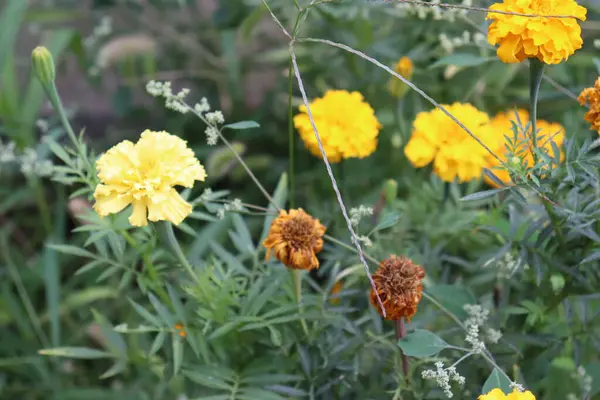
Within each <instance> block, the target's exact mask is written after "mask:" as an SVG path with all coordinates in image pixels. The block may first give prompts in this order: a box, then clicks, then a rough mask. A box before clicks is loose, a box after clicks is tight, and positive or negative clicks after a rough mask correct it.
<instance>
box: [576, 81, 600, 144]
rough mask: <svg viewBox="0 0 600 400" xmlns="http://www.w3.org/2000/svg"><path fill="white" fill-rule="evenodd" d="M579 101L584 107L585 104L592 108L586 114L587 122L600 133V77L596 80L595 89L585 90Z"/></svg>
mask: <svg viewBox="0 0 600 400" xmlns="http://www.w3.org/2000/svg"><path fill="white" fill-rule="evenodd" d="M577 99H578V100H579V103H580V104H581V105H582V106H583V105H585V103H587V104H588V105H589V106H590V109H589V111H588V112H587V113H585V120H586V121H587V122H589V123H590V124H592V129H595V130H596V131H597V132H599V133H600V77H599V78H598V79H596V82H595V83H594V87H591V88H585V89H583V91H582V92H581V93H580V94H579V97H578V98H577Z"/></svg>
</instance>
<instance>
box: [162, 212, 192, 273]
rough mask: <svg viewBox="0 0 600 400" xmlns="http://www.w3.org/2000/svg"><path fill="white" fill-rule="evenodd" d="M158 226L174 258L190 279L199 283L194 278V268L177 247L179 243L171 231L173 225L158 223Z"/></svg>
mask: <svg viewBox="0 0 600 400" xmlns="http://www.w3.org/2000/svg"><path fill="white" fill-rule="evenodd" d="M160 226H161V227H162V228H163V230H164V233H165V237H166V240H167V244H168V245H169V247H170V248H171V250H172V251H173V254H174V255H175V257H176V258H177V259H178V260H179V262H180V263H181V265H183V268H185V269H186V271H187V272H188V273H189V274H190V277H191V278H192V279H193V280H194V281H196V282H197V283H199V280H198V277H197V276H196V273H195V272H194V267H192V265H191V264H190V262H189V261H188V260H187V257H186V256H185V254H184V253H183V250H181V246H180V245H179V242H178V241H177V238H176V237H175V232H174V231H173V225H172V224H171V223H170V222H168V221H163V222H161V223H160Z"/></svg>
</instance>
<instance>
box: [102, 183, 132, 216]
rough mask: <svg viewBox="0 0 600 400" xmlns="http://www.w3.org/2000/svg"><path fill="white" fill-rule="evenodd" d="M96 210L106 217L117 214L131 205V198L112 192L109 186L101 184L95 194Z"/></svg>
mask: <svg viewBox="0 0 600 400" xmlns="http://www.w3.org/2000/svg"><path fill="white" fill-rule="evenodd" d="M94 199H95V200H96V202H95V204H94V210H96V212H97V213H98V215H100V216H102V217H105V216H107V215H109V214H115V213H118V212H119V211H121V210H123V209H124V208H125V207H127V206H128V205H129V204H131V198H130V197H128V196H125V195H122V194H119V193H117V192H116V191H115V190H111V189H110V187H109V186H106V185H102V184H99V185H98V186H97V187H96V190H95V192H94Z"/></svg>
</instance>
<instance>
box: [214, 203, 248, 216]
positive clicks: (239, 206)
mask: <svg viewBox="0 0 600 400" xmlns="http://www.w3.org/2000/svg"><path fill="white" fill-rule="evenodd" d="M229 211H233V212H241V211H244V205H243V203H242V200H240V199H234V200H233V201H232V202H231V203H226V204H225V205H223V207H222V208H219V209H218V210H217V218H219V219H223V218H225V213H226V212H229Z"/></svg>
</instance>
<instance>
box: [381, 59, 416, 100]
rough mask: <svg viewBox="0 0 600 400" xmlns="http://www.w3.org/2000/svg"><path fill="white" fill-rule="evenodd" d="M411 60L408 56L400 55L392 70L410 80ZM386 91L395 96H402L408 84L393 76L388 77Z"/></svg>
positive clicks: (411, 71)
mask: <svg viewBox="0 0 600 400" xmlns="http://www.w3.org/2000/svg"><path fill="white" fill-rule="evenodd" d="M413 68H414V65H413V62H412V60H411V59H410V58H408V57H402V58H400V60H398V62H397V63H396V65H395V66H394V71H396V73H397V74H398V75H400V76H401V77H403V78H406V79H408V80H410V79H411V78H412V74H413ZM387 89H388V92H389V93H390V94H391V95H392V96H394V97H396V98H402V97H403V96H404V94H405V93H406V90H407V89H408V86H406V84H405V83H404V82H402V81H401V80H400V79H398V78H396V77H395V76H392V77H390V80H389V82H388V85H387Z"/></svg>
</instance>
